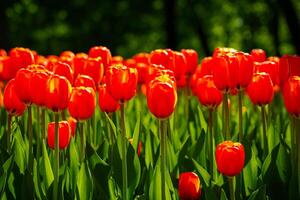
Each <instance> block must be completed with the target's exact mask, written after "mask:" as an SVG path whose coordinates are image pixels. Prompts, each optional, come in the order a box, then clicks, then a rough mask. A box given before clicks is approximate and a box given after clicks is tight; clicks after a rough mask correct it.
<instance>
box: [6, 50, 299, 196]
mask: <svg viewBox="0 0 300 200" xmlns="http://www.w3.org/2000/svg"><path fill="white" fill-rule="evenodd" d="M200 57H201V53H200V52H199V54H198V53H197V51H196V50H193V49H182V50H180V51H175V50H171V49H156V50H153V51H151V52H148V53H146V52H142V53H137V54H136V55H134V56H132V57H131V58H123V57H122V56H121V55H111V52H110V50H109V49H108V48H106V47H103V46H94V47H91V48H90V49H89V50H88V51H87V52H86V53H84V52H80V53H73V52H72V51H64V52H62V53H61V54H60V55H40V54H38V52H36V51H34V50H31V49H28V48H20V47H16V48H13V49H10V50H8V51H6V50H4V49H1V50H0V80H1V82H0V107H1V110H0V143H1V145H0V162H1V163H0V164H1V165H0V168H1V169H0V192H1V194H0V195H1V196H0V199H1V200H5V199H30V200H31V199H54V200H57V199H78V200H79V199H83V200H89V199H101V200H102V199H103V200H106V199H107V200H108V199H111V200H117V199H123V200H144V199H145V200H146V199H150V200H169V199H170V200H171V199H174V200H175V199H181V200H199V199H206V200H219V199H220V200H227V199H228V200H244V199H247V200H263V199H270V200H271V199H272V200H273V199H288V200H296V199H300V57H299V56H296V55H284V56H282V57H276V56H272V55H268V56H267V55H266V52H265V51H264V50H262V49H253V50H251V51H250V52H249V53H246V52H242V51H238V50H235V49H233V48H225V47H219V48H215V50H214V52H213V54H212V55H211V56H210V57H204V58H202V57H201V59H200Z"/></svg>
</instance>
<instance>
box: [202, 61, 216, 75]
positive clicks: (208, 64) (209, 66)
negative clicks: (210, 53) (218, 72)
mask: <svg viewBox="0 0 300 200" xmlns="http://www.w3.org/2000/svg"><path fill="white" fill-rule="evenodd" d="M213 67H214V62H213V58H212V57H205V58H203V59H202V60H201V65H200V69H199V70H200V71H199V77H203V76H205V75H212V74H213Z"/></svg>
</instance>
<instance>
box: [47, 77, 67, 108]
mask: <svg viewBox="0 0 300 200" xmlns="http://www.w3.org/2000/svg"><path fill="white" fill-rule="evenodd" d="M71 91H72V86H71V84H70V82H69V81H68V79H66V78H65V77H63V76H59V75H56V74H54V75H51V76H50V78H49V80H48V83H47V95H46V99H47V100H46V106H47V107H48V108H49V109H51V110H53V111H54V112H57V111H60V110H64V109H66V108H67V107H68V104H69V98H70V94H71Z"/></svg>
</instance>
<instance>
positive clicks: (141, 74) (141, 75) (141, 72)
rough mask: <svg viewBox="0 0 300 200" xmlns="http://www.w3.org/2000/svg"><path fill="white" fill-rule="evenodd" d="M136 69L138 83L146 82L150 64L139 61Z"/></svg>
mask: <svg viewBox="0 0 300 200" xmlns="http://www.w3.org/2000/svg"><path fill="white" fill-rule="evenodd" d="M136 69H137V71H138V83H139V84H143V83H145V82H146V77H147V73H148V65H147V64H145V63H137V64H136Z"/></svg>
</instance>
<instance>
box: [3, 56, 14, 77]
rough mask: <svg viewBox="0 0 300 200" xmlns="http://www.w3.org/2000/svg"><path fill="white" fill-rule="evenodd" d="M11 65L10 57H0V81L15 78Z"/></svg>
mask: <svg viewBox="0 0 300 200" xmlns="http://www.w3.org/2000/svg"><path fill="white" fill-rule="evenodd" d="M11 63H12V59H11V58H10V57H8V56H3V57H0V80H10V79H12V78H14V77H15V74H16V72H15V69H14V68H13V67H12V64H11Z"/></svg>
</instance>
